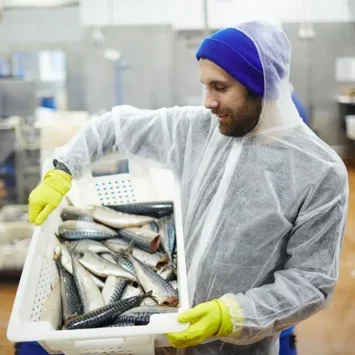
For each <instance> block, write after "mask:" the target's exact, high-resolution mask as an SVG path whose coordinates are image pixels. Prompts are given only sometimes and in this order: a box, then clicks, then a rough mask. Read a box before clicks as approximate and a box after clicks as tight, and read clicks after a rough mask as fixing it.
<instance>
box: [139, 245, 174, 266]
mask: <svg viewBox="0 0 355 355" xmlns="http://www.w3.org/2000/svg"><path fill="white" fill-rule="evenodd" d="M132 255H133V256H134V257H135V258H137V259H138V260H140V261H141V262H142V263H143V264H145V265H147V266H149V267H150V268H152V269H153V270H159V269H161V268H163V267H164V266H165V265H166V264H167V263H168V262H169V257H168V256H167V255H164V254H162V253H159V252H156V253H154V254H151V253H147V252H145V251H144V250H141V249H139V248H133V251H132Z"/></svg>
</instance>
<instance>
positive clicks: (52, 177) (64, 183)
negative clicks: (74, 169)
mask: <svg viewBox="0 0 355 355" xmlns="http://www.w3.org/2000/svg"><path fill="white" fill-rule="evenodd" d="M43 181H44V183H45V184H46V185H48V186H50V187H51V188H53V189H55V190H57V191H58V192H59V193H61V194H62V195H65V194H66V193H67V192H68V191H69V190H70V188H71V181H72V176H71V175H69V174H67V173H65V172H64V171H61V170H56V169H52V170H49V171H48V172H47V173H46V175H45V176H44V179H43Z"/></svg>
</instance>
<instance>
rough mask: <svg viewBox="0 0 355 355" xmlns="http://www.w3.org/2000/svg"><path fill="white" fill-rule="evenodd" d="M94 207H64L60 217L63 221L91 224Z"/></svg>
mask: <svg viewBox="0 0 355 355" xmlns="http://www.w3.org/2000/svg"><path fill="white" fill-rule="evenodd" d="M93 210H94V207H93V206H92V207H86V208H78V207H74V206H66V207H64V208H63V210H62V212H61V214H60V217H61V218H62V220H63V221H68V220H75V221H88V222H93V221H94V219H93V217H92V212H93Z"/></svg>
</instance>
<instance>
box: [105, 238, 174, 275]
mask: <svg viewBox="0 0 355 355" xmlns="http://www.w3.org/2000/svg"><path fill="white" fill-rule="evenodd" d="M104 244H105V245H106V246H107V247H108V248H109V249H110V250H111V251H113V252H115V253H118V254H121V253H124V252H127V250H128V247H129V243H128V241H126V240H124V239H121V238H114V239H108V240H105V242H104ZM132 255H133V256H134V257H136V258H137V259H139V260H140V261H142V262H143V263H144V264H146V265H148V266H149V267H151V268H152V269H154V270H158V269H161V268H162V267H163V266H164V265H166V264H167V263H168V262H169V258H168V256H167V255H164V254H162V253H159V252H156V253H154V254H151V253H148V252H146V251H144V250H142V249H139V248H133V252H132Z"/></svg>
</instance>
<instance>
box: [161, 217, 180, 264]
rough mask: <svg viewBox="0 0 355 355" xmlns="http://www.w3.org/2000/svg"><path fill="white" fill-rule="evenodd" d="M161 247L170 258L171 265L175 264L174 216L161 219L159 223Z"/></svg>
mask: <svg viewBox="0 0 355 355" xmlns="http://www.w3.org/2000/svg"><path fill="white" fill-rule="evenodd" d="M158 226H159V235H160V241H161V246H162V248H163V250H164V252H165V253H166V254H167V255H168V256H169V260H170V263H173V256H174V252H175V247H176V233H175V224H174V218H172V216H169V217H164V218H161V219H160V220H159V221H158Z"/></svg>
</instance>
